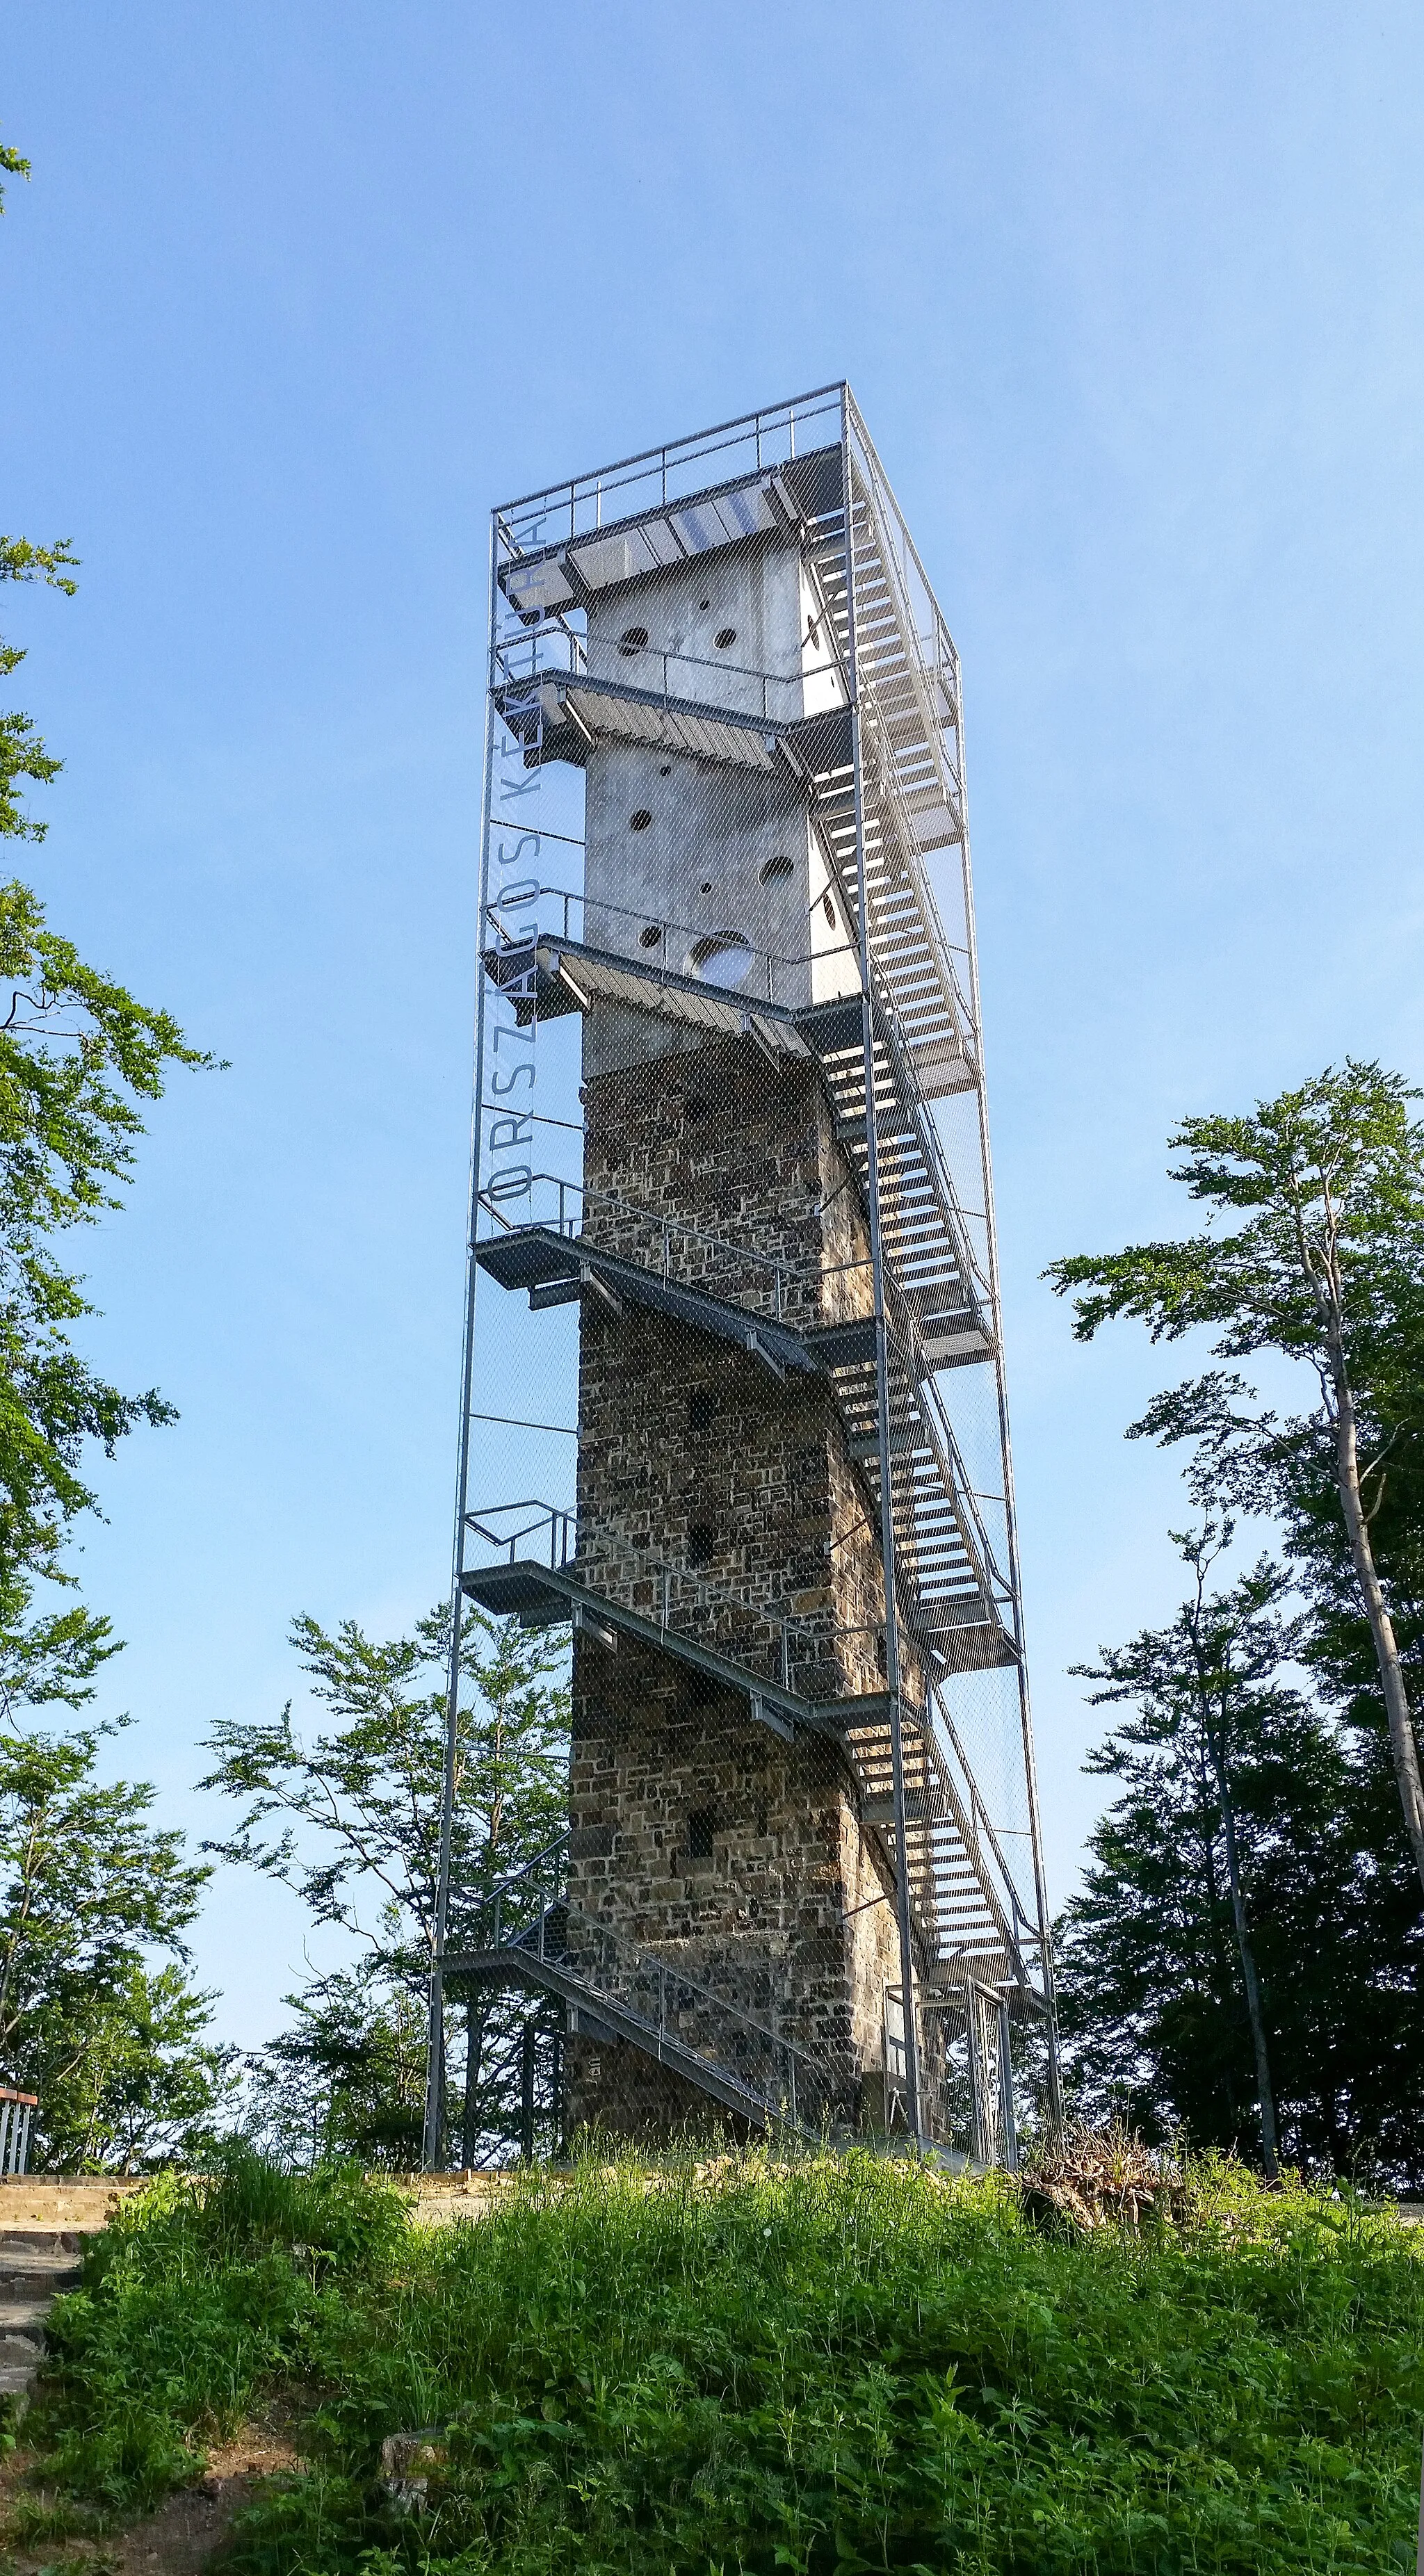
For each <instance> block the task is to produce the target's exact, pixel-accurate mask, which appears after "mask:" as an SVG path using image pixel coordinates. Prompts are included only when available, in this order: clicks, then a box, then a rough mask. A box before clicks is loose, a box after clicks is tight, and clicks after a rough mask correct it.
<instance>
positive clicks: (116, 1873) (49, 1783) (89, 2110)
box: [0, 1640, 223, 2170]
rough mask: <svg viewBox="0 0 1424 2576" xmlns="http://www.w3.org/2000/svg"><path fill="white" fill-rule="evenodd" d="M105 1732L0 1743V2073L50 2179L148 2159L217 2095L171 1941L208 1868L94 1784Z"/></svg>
mask: <svg viewBox="0 0 1424 2576" xmlns="http://www.w3.org/2000/svg"><path fill="white" fill-rule="evenodd" d="M88 1652H89V1646H88V1641H87V1640H81V1644H80V1652H79V1656H78V1657H77V1658H76V1660H77V1661H79V1662H82V1661H83V1660H84V1659H85V1657H87V1654H88ZM51 1695H52V1696H55V1697H70V1698H71V1703H72V1702H73V1699H74V1698H75V1697H79V1698H82V1697H83V1696H87V1686H86V1685H85V1684H84V1683H83V1682H82V1681H75V1682H74V1683H73V1685H72V1688H71V1690H69V1691H56V1692H54V1693H52V1694H51ZM115 1732H116V1728H115V1727H114V1726H112V1725H110V1726H94V1725H88V1726H78V1727H74V1728H72V1729H71V1730H70V1731H69V1732H68V1733H67V1734H65V1735H52V1734H45V1733H41V1732H38V1731H36V1732H33V1733H27V1732H25V1731H23V1730H19V1731H17V1730H16V1729H15V1728H14V1727H9V1728H6V1729H5V1730H3V1731H0V2065H3V2066H4V2068H5V2069H6V2071H7V2074H8V2076H9V2078H10V2080H11V2081H13V2082H17V2083H19V2084H20V2085H21V2086H22V2088H23V2089H25V2090H26V2091H30V2092H35V2093H38V2094H39V2096H40V2110H39V2115H38V2117H39V2133H40V2143H41V2149H42V2154H43V2160H44V2162H45V2163H46V2164H48V2165H49V2166H50V2167H51V2168H53V2169H56V2170H70V2169H73V2168H75V2167H80V2168H85V2169H88V2168H91V2167H94V2166H98V2167H105V2166H108V2165H110V2164H112V2163H114V2162H116V2161H117V2162H118V2163H120V2164H121V2165H122V2166H123V2167H125V2168H127V2167H128V2166H130V2165H131V2164H133V2163H135V2162H144V2161H149V2160H151V2159H152V2158H153V2157H155V2156H160V2157H161V2156H162V2155H163V2154H164V2153H165V2152H167V2151H169V2150H170V2149H171V2148H172V2147H173V2145H174V2144H175V2142H176V2140H177V2138H178V2136H179V2134H180V2133H183V2132H186V2131H187V2130H188V2129H190V2128H191V2127H193V2125H194V2124H195V2123H197V2124H201V2123H202V2122H203V2121H204V2120H206V2119H208V2118H209V2117H210V2116H211V2114H212V2113H213V2111H214V2109H215V2108H216V2106H217V2104H218V2102H219V2100H220V2098H221V2094H222V2090H223V2059H222V2056H221V2053H220V2052H219V2051H217V2050H214V2049H213V2048H211V2047H209V2046H208V2045H207V2043H206V2041H205V2040H204V2038H203V2031H204V2028H205V2025H206V2021H207V2016H208V2005H209V2003H210V2001H211V1998H210V1997H208V1996H206V1995H203V1994H199V1993H197V1992H195V1991H194V1989H193V1988H192V1987H191V1986H190V1985H189V1983H188V1980H187V1974H186V1968H187V1957H188V1954H187V1949H186V1946H185V1942H184V1938H183V1936H184V1934H185V1933H186V1931H187V1930H188V1927H189V1926H190V1925H191V1923H192V1922H193V1919H194V1917H195V1916H196V1914H197V1911H198V1906H199V1902H200V1900H201V1895H202V1890H203V1887H204V1885H205V1883H206V1881H207V1879H208V1878H209V1877H210V1876H211V1871H210V1870H209V1869H208V1868H207V1867H206V1866H205V1865H203V1864H202V1863H200V1862H195V1861H191V1860H189V1859H188V1858H187V1857H186V1855H185V1852H184V1848H183V1837H182V1835H181V1834H180V1833H177V1832H175V1831H172V1830H167V1829H163V1828H160V1827H156V1826H154V1825H153V1824H152V1822H151V1821H150V1819H151V1811H152V1807H153V1803H154V1793H153V1791H152V1789H151V1788H150V1787H148V1786H147V1784H146V1783H144V1782H138V1781H130V1780H115V1781H110V1782H103V1781H101V1780H100V1779H99V1777H98V1762H99V1753H100V1747H101V1744H102V1743H103V1741H104V1739H105V1737H107V1736H111V1735H112V1734H114V1733H115ZM155 1953H158V1954H159V1955H160V1957H162V1955H163V1954H167V1955H166V1962H165V1964H163V1965H160V1966H157V1967H155V1966H154V1964H153V1958H154V1954H155Z"/></svg>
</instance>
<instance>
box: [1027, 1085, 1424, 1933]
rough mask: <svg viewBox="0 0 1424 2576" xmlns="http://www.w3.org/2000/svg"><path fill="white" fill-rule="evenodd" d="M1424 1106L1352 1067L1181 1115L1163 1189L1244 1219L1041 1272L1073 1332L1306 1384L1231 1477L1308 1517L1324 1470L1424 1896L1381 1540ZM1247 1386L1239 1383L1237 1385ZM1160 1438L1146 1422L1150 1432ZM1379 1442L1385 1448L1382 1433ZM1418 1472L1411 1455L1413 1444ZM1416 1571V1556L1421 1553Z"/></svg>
mask: <svg viewBox="0 0 1424 2576" xmlns="http://www.w3.org/2000/svg"><path fill="white" fill-rule="evenodd" d="M1418 1097H1419V1094H1418V1093H1417V1092H1415V1091H1413V1090H1411V1089H1410V1088H1409V1087H1408V1085H1406V1084H1405V1083H1404V1082H1402V1081H1401V1080H1400V1079H1399V1077H1398V1076H1397V1075H1395V1074H1391V1073H1386V1072H1384V1071H1383V1070H1382V1069H1381V1067H1380V1066H1378V1065H1376V1064H1359V1063H1355V1062H1353V1061H1350V1062H1347V1063H1346V1065H1345V1067H1344V1069H1343V1071H1340V1072H1336V1071H1334V1070H1333V1069H1327V1070H1326V1071H1325V1072H1324V1073H1322V1074H1320V1075H1319V1076H1317V1077H1316V1079H1315V1080H1313V1081H1311V1082H1308V1083H1305V1084H1303V1085H1302V1086H1301V1087H1300V1088H1299V1089H1297V1090H1294V1091H1286V1092H1282V1093H1281V1094H1280V1096H1279V1098H1277V1099H1275V1100H1270V1101H1260V1102H1258V1103H1257V1105H1256V1108H1255V1111H1254V1112H1253V1113H1252V1114H1251V1115H1249V1116H1246V1117H1223V1116H1211V1117H1193V1118H1185V1119H1183V1120H1182V1122H1181V1124H1180V1126H1179V1127H1178V1129H1177V1131H1176V1133H1175V1134H1174V1135H1173V1137H1172V1138H1171V1140H1170V1141H1171V1144H1172V1146H1173V1148H1174V1149H1175V1148H1179V1147H1180V1148H1185V1150H1186V1154H1187V1160H1186V1161H1185V1162H1184V1163H1182V1164H1180V1165H1179V1166H1178V1167H1177V1168H1176V1170H1175V1171H1174V1173H1173V1175H1172V1177H1173V1178H1174V1179H1176V1180H1180V1181H1182V1182H1183V1183H1185V1185H1186V1187H1187V1189H1188V1191H1189V1192H1190V1194H1191V1196H1192V1197H1193V1198H1194V1199H1197V1200H1200V1201H1202V1202H1204V1203H1205V1204H1206V1205H1207V1206H1208V1207H1209V1208H1210V1210H1211V1211H1212V1220H1213V1222H1214V1220H1215V1219H1216V1218H1217V1217H1219V1216H1222V1215H1226V1216H1228V1218H1229V1219H1230V1218H1235V1219H1237V1220H1239V1221H1237V1222H1234V1223H1228V1225H1227V1227H1226V1228H1225V1229H1224V1230H1221V1231H1216V1232H1214V1231H1212V1226H1211V1224H1210V1223H1209V1224H1208V1227H1207V1228H1206V1229H1205V1230H1203V1231H1202V1232H1201V1233H1199V1234H1196V1235H1192V1236H1189V1237H1188V1238H1186V1239H1185V1240H1183V1241H1180V1242H1173V1243H1149V1244H1133V1245H1130V1246H1128V1247H1127V1249H1126V1250H1124V1251H1122V1252H1118V1253H1108V1254H1101V1255H1099V1254H1081V1255H1077V1256H1075V1257H1073V1258H1071V1259H1068V1260H1064V1261H1058V1262H1055V1263H1054V1264H1053V1265H1052V1267H1051V1268H1050V1270H1049V1271H1048V1272H1047V1274H1046V1275H1047V1276H1048V1277H1049V1278H1050V1279H1051V1280H1052V1281H1053V1284H1054V1287H1055V1289H1056V1290H1057V1291H1058V1292H1059V1294H1066V1293H1067V1292H1068V1291H1070V1290H1072V1291H1074V1292H1076V1293H1075V1297H1074V1331H1075V1333H1076V1335H1077V1337H1078V1338H1079V1340H1082V1341H1089V1340H1091V1339H1092V1336H1093V1335H1094V1333H1096V1332H1097V1330H1098V1328H1099V1326H1100V1325H1101V1324H1103V1323H1104V1322H1106V1321H1107V1320H1108V1318H1109V1317H1110V1316H1115V1315H1134V1316H1136V1317H1138V1318H1139V1319H1140V1320H1141V1321H1143V1322H1145V1323H1146V1324H1147V1325H1148V1327H1149V1328H1150V1330H1151V1333H1152V1337H1153V1339H1154V1341H1155V1340H1159V1339H1163V1338H1165V1339H1167V1340H1175V1339H1176V1338H1178V1337H1179V1336H1180V1335H1181V1334H1183V1333H1186V1332H1188V1331H1190V1330H1191V1329H1192V1328H1193V1327H1194V1326H1196V1325H1207V1326H1216V1327H1220V1328H1221V1329H1220V1333H1219V1338H1218V1340H1217V1342H1216V1345H1215V1349H1216V1352H1217V1355H1218V1356H1219V1357H1221V1358H1225V1359H1234V1358H1241V1357H1244V1356H1247V1355H1249V1354H1251V1353H1254V1352H1257V1351H1274V1352H1278V1353H1280V1354H1282V1355H1283V1356H1284V1357H1286V1358H1287V1359H1292V1360H1299V1361H1302V1362H1304V1363H1305V1364H1306V1365H1307V1366H1308V1367H1309V1368H1310V1369H1311V1371H1312V1372H1313V1374H1314V1377H1315V1381H1316V1386H1317V1390H1318V1403H1317V1404H1316V1405H1315V1406H1314V1407H1313V1408H1312V1410H1311V1412H1310V1413H1309V1414H1308V1415H1306V1416H1304V1417H1302V1418H1301V1419H1300V1420H1299V1421H1298V1422H1296V1423H1292V1424H1289V1425H1287V1426H1285V1427H1284V1429H1282V1427H1281V1426H1278V1425H1276V1424H1275V1422H1274V1418H1273V1417H1257V1418H1255V1419H1254V1420H1252V1421H1250V1422H1247V1421H1245V1420H1240V1421H1238V1424H1237V1430H1236V1440H1237V1447H1236V1451H1235V1457H1236V1462H1237V1467H1238V1470H1240V1469H1241V1468H1242V1467H1243V1466H1250V1467H1252V1468H1253V1469H1254V1472H1255V1475H1256V1478H1257V1484H1258V1489H1259V1492H1260V1493H1261V1494H1262V1495H1263V1496H1264V1497H1266V1498H1267V1499H1271V1498H1278V1497H1279V1495H1280V1493H1281V1490H1282V1484H1283V1483H1284V1486H1285V1488H1286V1490H1287V1493H1288V1494H1289V1492H1290V1489H1291V1479H1290V1467H1291V1462H1292V1461H1294V1462H1295V1464H1296V1468H1297V1478H1298V1481H1297V1484H1296V1486H1295V1489H1294V1491H1295V1504H1296V1508H1297V1509H1299V1508H1301V1507H1302V1506H1303V1503H1304V1485H1305V1484H1308V1482H1309V1477H1308V1475H1307V1476H1306V1477H1305V1479H1304V1483H1302V1482H1301V1481H1300V1480H1299V1473H1300V1470H1301V1468H1302V1466H1303V1465H1304V1463H1305V1462H1307V1461H1309V1460H1311V1459H1313V1460H1314V1465H1315V1471H1316V1472H1315V1492H1316V1499H1317V1503H1318V1499H1319V1493H1320V1486H1321V1478H1320V1473H1319V1470H1320V1468H1321V1466H1322V1464H1323V1462H1324V1459H1325V1457H1327V1456H1328V1458H1329V1461H1330V1472H1331V1481H1332V1482H1333V1488H1334V1495H1335V1502H1336V1507H1337V1509H1338V1511H1339V1514H1340V1520H1341V1526H1342V1529H1343V1533H1344V1539H1345V1546H1346V1550H1347V1553H1348V1562H1349V1566H1350V1569H1351V1574H1352V1577H1353V1584H1354V1598H1355V1602H1356V1604H1357V1606H1358V1612H1359V1613H1360V1614H1362V1615H1363V1618H1364V1621H1365V1623H1366V1625H1367V1627H1368V1630H1369V1635H1370V1640H1371V1644H1372V1647H1373V1651H1374V1659H1375V1666H1376V1670H1377V1674H1378V1685H1379V1689H1380V1692H1381V1695H1382V1698H1383V1704H1384V1712H1385V1719H1386V1724H1387V1727H1388V1735H1389V1746H1390V1753H1391V1757H1392V1760H1393V1765H1394V1773H1395V1781H1396V1785H1397V1789H1398V1794H1399V1801H1400V1806H1401V1809H1402V1812H1403V1816H1404V1824H1405V1831H1406V1833H1407V1836H1408V1839H1409V1846H1410V1850H1411V1852H1412V1854H1413V1859H1414V1865H1415V1868H1416V1870H1417V1872H1418V1875H1419V1879H1420V1882H1421V1885H1424V1785H1422V1784H1421V1778H1420V1761H1419V1746H1418V1740H1417V1736H1416V1733H1415V1727H1414V1721H1413V1716H1412V1713H1411V1709H1410V1702H1409V1692H1408V1687H1407V1683H1406V1678H1405V1668H1404V1662H1403V1659H1402V1656H1401V1651H1400V1641H1399V1627H1398V1625H1397V1620H1396V1606H1399V1607H1401V1608H1406V1609H1408V1610H1410V1611H1412V1610H1413V1608H1414V1604H1413V1602H1412V1601H1411V1602H1406V1603H1401V1604H1398V1605H1396V1603H1395V1602H1394V1601H1392V1600H1391V1598H1390V1596H1389V1594H1388V1592H1387V1590H1386V1581H1385V1574H1387V1572H1388V1570H1389V1569H1388V1567H1387V1566H1386V1567H1385V1568H1384V1570H1383V1572H1382V1566H1381V1558H1380V1554H1379V1552H1378V1550H1377V1547H1376V1544H1375V1539H1374V1535H1373V1526H1372V1525H1373V1521H1374V1518H1375V1516H1376V1513H1377V1511H1378V1508H1379V1499H1380V1491H1381V1479H1382V1478H1386V1477H1387V1475H1388V1471H1389V1464H1390V1454H1391V1448H1392V1446H1394V1445H1395V1442H1394V1438H1393V1436H1392V1432H1391V1426H1394V1430H1395V1431H1396V1432H1400V1431H1402V1430H1403V1428H1404V1426H1405V1425H1406V1424H1407V1423H1412V1424H1413V1425H1414V1426H1415V1427H1416V1430H1417V1425H1418V1421H1419V1414H1420V1409H1421V1407H1420V1382H1419V1378H1418V1373H1417V1361H1418V1357H1419V1354H1420V1352H1421V1348H1424V1125H1421V1123H1420V1122H1419V1121H1418V1120H1416V1119H1414V1118H1413V1117H1412V1116H1411V1114H1410V1104H1411V1102H1413V1101H1414V1100H1416V1099H1417V1098H1418ZM1224 1383H1225V1381H1224V1379H1223V1377H1222V1374H1221V1373H1219V1372H1218V1373H1216V1375H1215V1376H1214V1377H1213V1378H1210V1379H1208V1380H1204V1381H1203V1380H1198V1381H1196V1382H1194V1384H1193V1385H1192V1386H1190V1387H1186V1388H1182V1389H1178V1390H1177V1391H1176V1392H1175V1394H1174V1395H1171V1396H1168V1397H1164V1398H1161V1399H1159V1404H1158V1406H1157V1408H1156V1409H1155V1414H1154V1417H1150V1418H1149V1422H1150V1427H1153V1428H1155V1429H1156V1430H1157V1432H1158V1436H1159V1437H1166V1438H1170V1437H1177V1436H1181V1435H1182V1433H1183V1432H1199V1431H1200V1430H1201V1428H1202V1424H1201V1421H1200V1419H1199V1418H1198V1417H1199V1416H1200V1411H1201V1406H1202V1401H1203V1389H1204V1388H1207V1389H1209V1388H1210V1387H1212V1386H1214V1387H1215V1388H1216V1390H1217V1392H1218V1394H1220V1391H1221V1389H1222V1387H1223V1385H1224ZM1234 1383H1236V1384H1237V1385H1238V1386H1239V1383H1240V1382H1239V1381H1234ZM1144 1427H1149V1426H1146V1425H1145V1426H1144ZM1381 1432H1383V1434H1384V1439H1383V1445H1382V1446H1380V1445H1377V1441H1376V1435H1378V1434H1380V1433H1381ZM1413 1458H1414V1471H1415V1474H1416V1476H1417V1473H1418V1467H1419V1450H1418V1446H1417V1443H1416V1446H1415V1449H1414V1452H1413ZM1416 1561H1417V1559H1416Z"/></svg>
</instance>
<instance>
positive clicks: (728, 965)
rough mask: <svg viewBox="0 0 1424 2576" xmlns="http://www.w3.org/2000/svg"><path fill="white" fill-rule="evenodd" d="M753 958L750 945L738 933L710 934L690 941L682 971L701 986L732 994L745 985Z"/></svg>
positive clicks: (716, 931) (753, 954) (718, 931)
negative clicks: (711, 986) (701, 984)
mask: <svg viewBox="0 0 1424 2576" xmlns="http://www.w3.org/2000/svg"><path fill="white" fill-rule="evenodd" d="M755 956H756V951H755V949H754V948H753V946H752V944H751V941H750V940H749V939H744V938H743V937H742V934H741V932H740V931H739V930H713V931H709V932H708V934H707V937H706V938H705V939H697V940H694V941H693V944H692V946H691V948H690V949H689V950H688V952H687V965H686V968H685V970H684V971H685V972H686V973H687V974H689V975H696V976H698V977H699V978H700V980H701V981H702V982H703V983H704V984H716V985H719V986H720V987H721V989H722V991H723V992H724V993H732V992H735V991H736V989H737V986H738V985H739V984H745V982H746V980H747V977H748V975H749V974H750V973H751V971H752V965H753V962H754V959H755Z"/></svg>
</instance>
